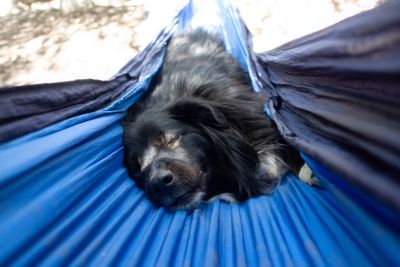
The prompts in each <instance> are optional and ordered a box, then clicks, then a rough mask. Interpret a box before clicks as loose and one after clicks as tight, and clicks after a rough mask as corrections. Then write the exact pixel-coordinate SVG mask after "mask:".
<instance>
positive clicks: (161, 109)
mask: <svg viewBox="0 0 400 267" xmlns="http://www.w3.org/2000/svg"><path fill="white" fill-rule="evenodd" d="M123 142H124V146H125V166H126V168H127V170H128V173H129V175H130V177H131V178H132V179H133V180H134V181H135V182H136V184H137V186H138V187H140V188H141V189H142V190H144V191H145V192H146V194H147V196H148V198H149V199H150V200H151V201H152V202H153V203H155V204H157V205H160V206H164V207H167V208H169V209H194V208H196V207H197V206H198V205H199V204H200V203H201V202H203V201H209V200H212V199H214V198H222V199H225V200H227V201H230V202H234V201H243V200H246V199H247V198H249V197H252V196H257V195H262V194H269V193H271V192H272V191H273V189H274V188H275V187H276V185H277V184H278V183H279V181H280V179H281V177H282V176H283V175H284V173H285V172H287V171H288V170H292V171H295V172H297V171H298V170H299V167H300V166H301V164H302V161H301V159H300V157H299V155H298V153H297V152H296V151H295V150H293V149H291V148H290V147H289V146H288V145H287V144H285V142H284V141H283V140H282V139H281V138H280V136H279V133H278V131H277V129H276V127H275V125H274V124H273V122H272V121H271V120H269V119H268V117H267V116H266V115H265V114H264V112H263V101H262V98H261V97H260V96H259V95H257V94H256V93H255V92H254V91H253V90H252V88H251V85H250V80H249V77H248V75H247V73H246V72H245V71H244V70H243V69H242V68H241V66H240V65H239V64H238V63H237V62H236V61H235V60H234V59H233V58H232V57H231V56H230V55H228V54H227V52H226V51H225V49H224V46H223V44H222V42H221V41H220V40H219V39H218V38H217V37H215V36H213V35H210V34H208V33H206V32H204V31H194V32H187V33H183V34H180V35H177V36H176V37H173V38H172V40H171V41H170V43H169V45H168V48H167V52H166V58H165V60H164V63H163V66H162V68H161V70H160V71H159V72H158V74H157V75H156V76H155V78H154V79H153V80H152V83H151V90H150V91H149V93H148V94H147V95H146V96H145V97H144V98H143V100H141V101H140V102H139V103H137V104H136V105H134V106H133V107H131V108H130V110H129V112H128V115H127V117H126V119H125V123H124V137H123Z"/></svg>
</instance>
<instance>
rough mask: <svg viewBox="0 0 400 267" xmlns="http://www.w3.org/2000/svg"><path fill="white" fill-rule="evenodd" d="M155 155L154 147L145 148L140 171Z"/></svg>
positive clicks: (155, 149)
mask: <svg viewBox="0 0 400 267" xmlns="http://www.w3.org/2000/svg"><path fill="white" fill-rule="evenodd" d="M156 155H157V148H155V147H154V146H150V147H149V148H147V149H146V150H145V151H144V153H143V156H142V159H141V169H142V170H144V169H145V168H146V167H147V166H148V165H149V164H150V163H151V162H152V161H153V160H154V158H155V157H156Z"/></svg>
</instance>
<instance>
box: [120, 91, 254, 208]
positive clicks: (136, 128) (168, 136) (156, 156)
mask: <svg viewBox="0 0 400 267" xmlns="http://www.w3.org/2000/svg"><path fill="white" fill-rule="evenodd" d="M228 113H229V112H228ZM239 132H240V131H237V130H235V127H233V126H232V121H229V118H228V117H227V115H226V114H224V112H222V111H221V110H220V109H218V108H216V107H214V106H212V105H210V104H209V103H207V102H203V101H195V100H190V99H189V100H180V101H178V102H176V103H174V104H171V105H169V106H167V107H162V108H157V109H145V110H144V111H143V112H140V113H139V115H137V116H136V117H135V119H134V120H133V121H132V122H128V123H126V124H125V131H124V145H125V166H126V167H127V169H128V173H129V175H130V176H131V177H132V178H133V179H134V180H135V181H136V183H137V185H138V186H139V187H140V188H141V189H143V190H144V191H145V192H146V194H147V195H148V197H149V199H150V200H152V201H153V202H154V203H156V204H158V205H161V206H165V207H167V208H170V209H193V208H195V207H197V206H198V204H199V203H200V202H201V201H202V200H204V199H209V198H212V197H213V196H215V195H218V194H221V193H233V194H234V196H235V197H236V198H237V199H239V200H242V199H245V198H247V197H248V196H250V195H252V194H255V193H258V191H259V190H261V185H260V184H257V179H255V177H256V174H255V170H256V169H257V164H258V157H257V153H256V151H255V150H254V148H253V147H252V146H250V144H248V143H247V142H246V141H245V137H244V136H243V135H242V134H240V133H239Z"/></svg>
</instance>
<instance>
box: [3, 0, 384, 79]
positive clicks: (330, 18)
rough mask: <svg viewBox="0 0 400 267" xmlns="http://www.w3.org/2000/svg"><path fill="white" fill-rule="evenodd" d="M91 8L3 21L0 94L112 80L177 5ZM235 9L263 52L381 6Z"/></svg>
mask: <svg viewBox="0 0 400 267" xmlns="http://www.w3.org/2000/svg"><path fill="white" fill-rule="evenodd" d="M50 2H51V1H50ZM93 2H94V5H93V6H92V7H90V8H84V9H77V10H75V11H72V12H68V13H66V12H62V11H61V10H60V9H58V8H57V7H54V5H50V6H47V7H46V6H44V7H43V5H42V6H40V5H37V6H35V5H32V6H31V8H30V9H29V8H26V9H25V10H24V9H19V10H13V11H12V12H11V14H7V15H3V16H0V87H1V86H8V85H22V84H32V83H42V82H55V81H65V80H73V79H84V78H94V79H108V78H109V77H111V76H112V75H113V74H114V73H115V72H117V71H118V70H119V69H120V68H121V67H122V66H123V65H124V64H125V63H126V62H127V61H129V59H131V58H132V57H134V56H135V55H136V54H137V53H138V51H139V50H140V49H141V48H142V47H144V46H145V45H146V43H147V42H148V41H149V40H150V39H151V38H152V36H149V35H150V34H149V33H150V32H153V33H154V29H155V30H157V29H159V28H157V27H159V26H157V25H156V24H157V23H160V22H161V23H165V22H164V21H165V20H168V19H170V18H171V17H172V16H173V14H174V12H175V10H176V8H177V6H179V4H178V2H177V1H176V0H169V1H163V3H164V5H160V1H156V0H152V1H145V0H142V1H140V0H135V1H133V0H132V1H123V0H119V1H105V0H98V1H93ZM235 2H236V4H237V6H238V8H239V10H240V12H241V14H242V16H243V18H244V20H245V22H246V24H247V26H248V27H249V29H250V31H251V32H252V33H253V35H254V39H253V42H254V48H255V50H256V51H257V52H261V51H266V50H269V49H272V48H274V47H276V46H278V45H280V44H283V43H285V42H287V41H290V40H292V39H294V38H297V37H300V36H302V35H305V34H308V33H311V32H313V31H316V30H319V29H322V28H324V27H326V26H329V25H331V24H333V23H335V22H338V21H340V20H342V19H344V18H346V17H349V16H351V15H354V14H357V13H359V12H361V11H363V10H367V9H371V8H373V7H375V6H376V5H377V4H378V0H298V1H293V0H264V1H258V0H237V1H235ZM111 3H112V4H111ZM1 8H2V7H1V4H0V9H1ZM154 18H156V19H157V22H155V21H154ZM163 19H164V21H163ZM150 28H152V29H153V31H151V30H150Z"/></svg>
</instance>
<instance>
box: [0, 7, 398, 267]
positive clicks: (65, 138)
mask: <svg viewBox="0 0 400 267" xmlns="http://www.w3.org/2000/svg"><path fill="white" fill-rule="evenodd" d="M210 6H212V9H210ZM210 10H212V11H213V12H212V14H214V17H213V18H214V19H211V17H210V16H211V15H207V16H204V12H210ZM399 10H400V3H399V2H389V3H385V4H382V5H381V6H380V7H378V8H376V9H374V10H371V11H368V12H364V13H362V14H359V15H357V16H354V17H352V18H349V19H346V20H344V21H342V22H340V23H338V24H336V25H333V26H331V27H329V28H326V29H324V30H322V31H319V32H316V33H313V34H311V35H308V36H305V37H303V38H300V39H297V40H294V41H292V42H290V43H287V44H285V45H283V46H280V47H278V48H276V49H274V50H272V51H268V52H265V53H262V54H255V53H254V52H253V51H252V47H251V36H250V34H249V32H248V31H247V29H246V27H245V25H244V23H243V22H242V20H241V18H240V16H239V14H238V12H237V10H236V9H235V8H234V7H233V6H232V4H231V3H229V2H228V1H210V0H208V1H189V3H188V4H187V5H186V6H184V7H183V9H182V10H181V11H180V12H179V14H178V15H177V16H176V17H175V18H174V20H173V21H172V23H171V25H169V26H168V27H166V28H165V29H163V30H162V31H161V32H160V34H159V35H158V37H157V38H156V39H155V40H154V41H153V42H152V43H150V44H149V45H148V46H147V48H145V49H144V51H142V52H141V53H140V54H139V55H138V56H136V57H135V58H133V59H132V60H131V61H130V62H129V63H128V64H127V65H126V66H125V67H123V68H122V69H121V70H120V71H119V72H118V73H117V74H116V75H115V76H114V77H113V78H111V79H110V80H106V81H99V80H79V81H71V82H62V83H52V84H40V85H31V86H22V87H16V88H1V89H0V143H1V144H0V170H1V171H0V247H1V251H0V266H36V265H40V266H62V265H71V266H117V265H120V266H363V267H365V266H396V265H397V266H398V264H399V263H400V253H399V252H400V235H399V233H400V215H399V214H400V185H399V178H400V90H399V87H400V13H399ZM207 14H208V13H207ZM205 20H207V23H206V22H205ZM187 27H204V28H206V29H209V30H212V31H214V32H217V33H218V34H219V35H220V36H221V38H222V39H223V40H224V42H225V46H226V49H227V51H228V52H229V53H231V54H232V55H233V56H234V57H235V58H236V59H237V60H238V62H240V64H242V66H243V67H244V68H245V69H247V70H248V72H249V74H250V76H251V78H252V83H253V87H254V89H255V90H257V91H259V92H260V94H263V95H265V96H267V97H268V101H267V102H266V105H265V110H266V113H267V114H268V115H269V116H270V117H271V118H273V119H274V120H275V122H276V124H277V125H278V128H279V130H280V131H281V133H282V135H283V136H284V137H285V139H286V140H287V141H288V142H290V143H291V144H292V145H293V146H295V147H296V148H298V149H299V150H300V151H301V152H302V155H303V157H304V159H305V160H306V161H307V162H308V164H309V166H310V167H311V169H312V170H313V172H314V173H315V174H316V175H317V176H318V178H319V180H320V183H321V184H322V186H323V189H315V188H312V187H309V186H307V185H305V184H304V183H302V182H301V181H299V180H298V179H297V178H296V177H294V176H293V175H291V174H288V175H287V176H286V177H285V178H284V180H283V182H282V184H281V185H280V186H279V187H278V189H277V191H276V192H275V193H274V194H273V195H271V196H260V197H257V198H252V199H250V200H248V201H246V202H244V203H240V204H235V205H229V204H227V203H224V202H221V201H215V202H213V203H210V204H204V205H202V206H201V207H200V208H199V209H197V210H195V211H193V212H187V211H177V212H170V211H167V210H165V209H163V208H156V207H154V206H153V205H152V204H151V203H150V202H149V201H148V200H147V199H146V197H145V196H144V194H143V192H142V191H140V190H139V189H138V188H137V187H136V186H135V183H134V182H133V181H132V180H131V179H129V177H128V175H127V172H126V170H125V168H124V167H123V164H122V161H123V146H122V136H121V135H122V127H121V125H120V124H119V122H120V120H121V119H122V118H123V117H124V115H125V114H126V110H127V108H128V107H129V106H130V105H132V104H133V103H135V102H136V101H137V100H138V99H139V98H140V96H141V95H142V94H143V93H144V92H145V91H146V90H147V88H148V85H149V82H150V79H151V78H152V77H153V76H154V74H155V73H156V72H157V70H158V69H159V67H160V65H161V64H162V61H163V56H164V52H165V46H166V43H167V41H168V40H169V39H170V37H171V36H172V35H174V34H175V33H177V32H179V31H181V30H184V29H185V28H187ZM104 64H107V63H106V62H104Z"/></svg>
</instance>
